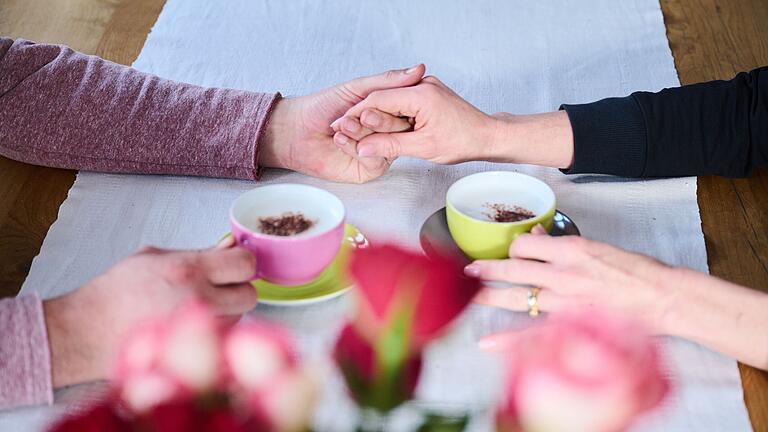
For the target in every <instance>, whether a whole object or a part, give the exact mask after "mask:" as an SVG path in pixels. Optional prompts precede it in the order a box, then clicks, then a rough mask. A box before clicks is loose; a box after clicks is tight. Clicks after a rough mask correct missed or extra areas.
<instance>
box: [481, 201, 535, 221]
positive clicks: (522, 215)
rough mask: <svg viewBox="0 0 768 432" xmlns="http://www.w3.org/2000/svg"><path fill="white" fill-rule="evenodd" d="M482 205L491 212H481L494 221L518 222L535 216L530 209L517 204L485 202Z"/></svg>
mask: <svg viewBox="0 0 768 432" xmlns="http://www.w3.org/2000/svg"><path fill="white" fill-rule="evenodd" d="M484 207H487V208H488V209H489V210H490V211H491V212H490V213H483V214H484V215H485V216H487V217H488V219H490V220H492V221H494V222H520V221H522V220H526V219H530V218H532V217H536V215H535V214H533V212H532V211H530V210H528V209H525V208H522V207H519V206H509V205H506V204H490V203H486V204H485V206H484Z"/></svg>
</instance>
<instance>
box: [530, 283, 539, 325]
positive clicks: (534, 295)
mask: <svg viewBox="0 0 768 432" xmlns="http://www.w3.org/2000/svg"><path fill="white" fill-rule="evenodd" d="M540 291H541V288H537V287H533V288H530V289H529V290H528V316H530V317H531V318H536V317H537V316H539V297H538V296H539V292H540Z"/></svg>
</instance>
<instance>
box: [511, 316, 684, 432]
mask: <svg viewBox="0 0 768 432" xmlns="http://www.w3.org/2000/svg"><path fill="white" fill-rule="evenodd" d="M510 356H511V358H510V362H509V378H508V383H507V393H506V398H505V401H504V402H503V404H502V405H501V406H500V408H499V411H498V416H497V419H498V429H499V430H500V431H520V430H522V431H541V432H548V431H562V430H567V431H571V432H581V431H583V432H618V431H623V430H626V429H627V428H628V427H629V426H630V425H631V423H632V422H633V421H634V420H635V419H636V418H637V417H638V416H639V415H640V414H642V413H644V412H646V411H649V410H651V409H653V408H654V407H656V406H657V405H659V403H660V402H661V401H662V400H663V399H664V397H665V396H666V395H667V393H668V392H669V386H670V385H669V381H668V379H667V378H666V377H665V376H664V374H663V372H662V368H661V359H660V352H659V348H658V346H657V344H656V342H655V341H654V340H653V339H652V338H651V337H650V336H648V334H647V333H646V332H645V331H644V330H643V329H642V328H641V327H639V326H637V325H635V324H634V323H628V322H626V321H623V320H619V319H617V318H616V317H612V316H608V315H605V314H600V313H597V312H595V311H588V312H587V311H585V312H582V313H578V314H567V315H562V316H560V317H554V318H553V319H552V320H551V321H550V322H548V323H547V324H545V325H543V326H541V327H535V328H532V329H529V330H527V331H525V332H523V333H522V334H521V335H520V337H519V339H518V340H517V342H516V343H515V344H514V346H513V349H512V351H510Z"/></svg>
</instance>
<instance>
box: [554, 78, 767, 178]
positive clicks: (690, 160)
mask: <svg viewBox="0 0 768 432" xmlns="http://www.w3.org/2000/svg"><path fill="white" fill-rule="evenodd" d="M560 109H564V110H565V111H566V112H567V113H568V117H569V119H570V121H571V125H572V127H573V139H574V161H573V165H572V166H571V168H570V169H569V170H566V171H564V172H566V173H568V174H576V173H600V174H614V175H621V176H627V177H672V176H689V175H710V174H714V175H722V176H727V177H745V176H748V175H749V174H750V173H751V172H752V170H754V169H755V168H759V167H766V166H768V67H763V68H760V69H755V70H753V71H751V72H749V73H740V74H738V75H736V77H735V78H734V79H732V80H730V81H712V82H708V83H701V84H694V85H688V86H683V87H677V88H670V89H664V90H662V91H660V92H658V93H649V92H637V93H633V94H632V95H630V96H627V97H624V98H611V99H604V100H601V101H598V102H594V103H590V104H584V105H563V106H561V107H560Z"/></svg>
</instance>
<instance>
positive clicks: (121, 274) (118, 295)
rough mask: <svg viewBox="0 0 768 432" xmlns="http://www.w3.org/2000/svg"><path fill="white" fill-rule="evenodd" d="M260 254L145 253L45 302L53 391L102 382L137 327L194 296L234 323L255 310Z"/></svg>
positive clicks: (217, 250)
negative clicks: (123, 342) (120, 347)
mask: <svg viewBox="0 0 768 432" xmlns="http://www.w3.org/2000/svg"><path fill="white" fill-rule="evenodd" d="M255 273H256V263H255V258H254V256H253V255H252V254H251V253H250V252H248V251H246V250H244V249H241V248H223V247H221V246H220V247H218V248H215V249H210V250H204V251H199V252H178V251H167V250H161V249H156V248H145V249H143V250H141V251H140V252H138V253H136V254H134V255H132V256H130V257H128V258H126V259H125V260H123V261H121V262H120V263H118V264H117V265H115V266H114V267H112V268H111V269H109V270H108V271H107V272H106V273H104V274H103V275H101V276H98V277H96V278H95V279H93V280H92V281H91V282H89V283H87V284H86V285H84V286H82V287H81V288H80V289H78V290H76V291H73V292H71V293H68V294H65V295H64V296H62V297H58V298H55V299H51V300H46V301H45V302H44V303H43V308H44V311H45V319H46V326H47V328H48V338H49V343H50V347H51V365H52V372H53V384H54V387H62V386H65V385H70V384H75V383H80V382H86V381H93V380H98V379H104V378H105V377H106V376H107V372H108V368H109V367H110V364H111V362H112V357H113V355H114V353H115V350H116V349H117V347H118V344H119V343H120V342H121V340H122V338H123V336H124V334H125V333H126V331H128V330H129V329H131V328H132V327H134V326H135V325H136V324H137V323H138V322H140V321H142V320H144V319H147V318H151V317H156V316H161V315H165V314H168V313H170V312H171V311H173V310H174V309H176V308H177V307H178V306H179V305H181V304H183V303H186V302H187V301H189V300H191V299H193V298H195V299H200V300H202V301H203V302H205V303H207V304H209V305H211V306H212V308H213V309H214V310H215V311H216V312H218V313H219V314H221V315H224V316H227V317H229V318H228V319H231V320H234V319H237V318H239V316H240V315H241V314H243V313H245V312H247V311H249V310H251V309H253V308H254V307H255V306H256V290H255V289H254V288H253V287H252V286H251V284H250V283H249V282H248V281H249V280H250V279H251V278H252V277H253V275H254V274H255Z"/></svg>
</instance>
